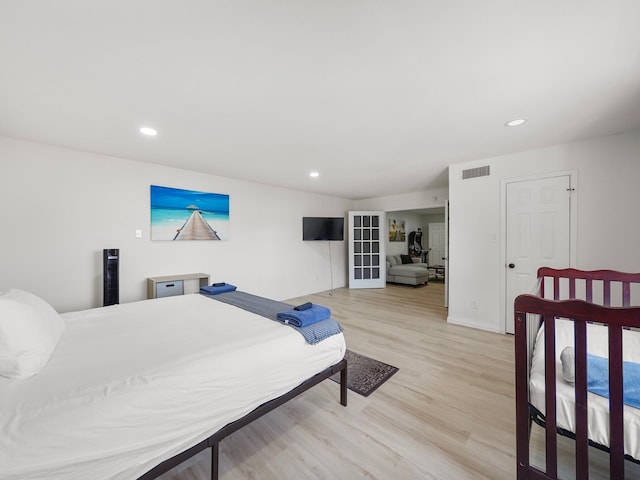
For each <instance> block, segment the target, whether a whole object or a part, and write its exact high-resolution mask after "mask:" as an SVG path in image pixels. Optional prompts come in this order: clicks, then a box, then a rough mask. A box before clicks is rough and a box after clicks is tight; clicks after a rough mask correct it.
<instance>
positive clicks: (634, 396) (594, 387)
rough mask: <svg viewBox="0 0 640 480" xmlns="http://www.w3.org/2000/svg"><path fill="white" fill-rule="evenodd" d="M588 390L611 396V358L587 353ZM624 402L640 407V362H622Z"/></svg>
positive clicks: (603, 395)
mask: <svg viewBox="0 0 640 480" xmlns="http://www.w3.org/2000/svg"><path fill="white" fill-rule="evenodd" d="M587 390H588V391H590V392H592V393H595V394H596V395H600V396H601V397H606V398H609V359H607V358H604V357H598V356H596V355H591V354H590V353H587ZM622 392H623V398H624V403H625V404H627V405H630V406H632V407H635V408H640V363H634V362H622Z"/></svg>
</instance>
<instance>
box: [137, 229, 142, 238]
mask: <svg viewBox="0 0 640 480" xmlns="http://www.w3.org/2000/svg"><path fill="white" fill-rule="evenodd" d="M136 238H142V230H136Z"/></svg>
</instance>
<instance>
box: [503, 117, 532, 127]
mask: <svg viewBox="0 0 640 480" xmlns="http://www.w3.org/2000/svg"><path fill="white" fill-rule="evenodd" d="M526 122H527V119H526V118H516V119H515V120H511V121H510V122H507V123H505V125H506V126H507V127H519V126H520V125H522V124H523V123H526Z"/></svg>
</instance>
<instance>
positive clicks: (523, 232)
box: [502, 172, 577, 333]
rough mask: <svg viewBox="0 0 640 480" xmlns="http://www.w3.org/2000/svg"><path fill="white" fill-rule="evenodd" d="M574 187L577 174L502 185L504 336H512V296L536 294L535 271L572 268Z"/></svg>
mask: <svg viewBox="0 0 640 480" xmlns="http://www.w3.org/2000/svg"><path fill="white" fill-rule="evenodd" d="M575 185H576V179H575V172H567V173H558V174H555V175H553V174H552V175H547V176H536V177H529V178H526V179H513V180H505V181H503V192H504V197H503V198H504V199H505V200H504V210H503V212H504V213H503V232H504V234H503V238H504V253H503V260H504V269H503V282H504V289H502V291H503V292H504V293H503V297H504V298H503V300H504V301H503V311H504V317H503V318H504V322H505V323H504V325H505V332H506V333H514V325H513V316H514V312H513V302H514V300H515V297H516V296H518V295H520V294H523V293H535V290H536V287H537V270H538V268H539V267H542V266H548V267H554V268H566V267H569V266H571V265H573V264H574V263H575V262H574V260H575V259H574V257H575V245H574V242H575V232H576V228H575V225H576V224H575V217H576V215H575V214H576V205H577V196H576V194H575Z"/></svg>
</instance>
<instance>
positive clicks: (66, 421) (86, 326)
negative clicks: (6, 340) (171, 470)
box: [0, 295, 345, 480]
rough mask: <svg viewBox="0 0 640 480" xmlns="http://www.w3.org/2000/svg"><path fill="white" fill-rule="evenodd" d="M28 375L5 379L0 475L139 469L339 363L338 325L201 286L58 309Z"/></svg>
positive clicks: (103, 475) (49, 479) (120, 473)
mask: <svg viewBox="0 0 640 480" xmlns="http://www.w3.org/2000/svg"><path fill="white" fill-rule="evenodd" d="M63 318H64V320H65V322H66V329H65V332H64V334H63V336H62V338H61V340H60V343H59V344H58V346H57V348H56V350H55V352H54V354H53V356H52V358H51V360H50V361H49V363H48V364H47V365H46V366H45V367H44V369H43V370H42V371H41V372H40V373H38V374H37V375H35V376H34V377H31V378H28V379H23V380H15V379H13V380H11V379H7V378H3V377H0V479H2V480H18V479H20V480H24V479H27V478H38V479H41V480H54V479H55V480H62V479H64V480H72V479H78V480H80V479H82V480H87V479H91V480H101V479H128V480H129V479H134V478H137V477H138V476H140V475H142V474H144V473H145V472H147V471H148V470H150V469H151V468H152V467H154V466H155V465H157V464H158V463H160V462H161V461H163V460H165V459H167V458H170V457H172V456H173V455H175V454H177V453H179V452H181V451H183V450H185V449H187V448H189V447H190V446H192V445H195V444H196V443H198V442H199V441H201V440H203V439H204V438H206V437H208V436H209V435H210V434H212V433H214V432H215V431H217V430H218V429H220V428H222V427H223V426H224V425H226V424H227V423H229V422H230V421H233V420H236V419H238V418H240V417H242V416H243V415H245V414H246V413H248V412H250V411H251V410H253V409H254V408H255V407H257V406H258V405H260V404H262V403H264V402H266V401H268V400H270V399H273V398H276V397H278V396H280V395H282V394H283V393H285V392H287V391H289V390H291V389H292V388H294V387H295V386H297V385H299V384H300V383H301V382H302V381H304V380H305V379H307V378H309V377H311V376H313V375H314V374H316V373H318V372H320V371H321V370H323V369H325V368H327V367H329V366H330V365H333V364H335V363H337V362H338V361H340V360H341V359H342V358H343V356H344V353H345V342H344V337H343V335H342V334H339V335H334V336H332V337H330V338H328V339H326V340H324V341H322V342H320V343H318V344H317V345H309V344H307V343H306V342H305V340H304V338H303V337H302V336H301V335H300V334H299V333H298V332H296V331H295V330H293V329H292V328H290V327H288V326H285V325H282V324H279V323H278V322H274V321H272V320H268V319H266V318H263V317H260V316H258V315H254V314H252V313H249V312H246V311H244V310H241V309H239V308H236V307H233V306H230V305H226V304H224V303H221V302H217V301H214V300H211V299H208V298H205V297H203V296H201V295H183V296H175V297H168V298H161V299H154V300H145V301H141V302H134V303H128V304H122V305H114V306H110V307H104V308H97V309H91V310H86V311H81V312H73V313H68V314H64V315H63Z"/></svg>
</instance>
